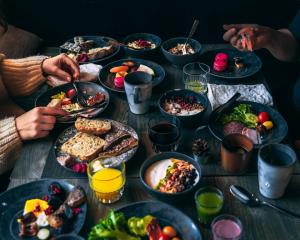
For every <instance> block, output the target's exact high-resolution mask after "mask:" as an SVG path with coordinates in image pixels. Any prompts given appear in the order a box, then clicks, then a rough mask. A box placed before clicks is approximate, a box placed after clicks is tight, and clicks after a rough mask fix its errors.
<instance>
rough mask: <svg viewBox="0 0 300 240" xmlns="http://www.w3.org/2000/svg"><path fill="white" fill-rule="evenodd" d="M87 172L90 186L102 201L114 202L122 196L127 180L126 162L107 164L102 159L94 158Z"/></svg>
mask: <svg viewBox="0 0 300 240" xmlns="http://www.w3.org/2000/svg"><path fill="white" fill-rule="evenodd" d="M87 172H88V178H89V184H90V187H91V189H92V190H93V191H94V193H95V196H96V198H97V199H98V200H99V201H100V202H102V203H113V202H116V201H118V200H119V199H120V198H121V197H122V195H123V192H124V185H125V181H126V178H125V164H124V163H121V164H120V165H118V166H106V165H102V164H101V161H100V160H94V161H92V162H91V163H90V164H89V165H88V171H87Z"/></svg>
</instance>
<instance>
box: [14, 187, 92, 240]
mask: <svg viewBox="0 0 300 240" xmlns="http://www.w3.org/2000/svg"><path fill="white" fill-rule="evenodd" d="M85 202H86V195H85V192H84V190H83V189H82V188H81V187H79V186H76V187H74V188H73V189H72V191H70V192H69V193H68V192H66V190H65V189H64V188H63V187H62V186H61V185H60V184H59V183H57V182H53V183H51V184H50V185H49V187H48V195H46V196H41V198H35V199H29V200H27V201H26V202H25V206H24V211H23V213H22V215H21V216H19V217H18V219H17V222H18V223H19V226H20V227H19V229H20V232H19V236H20V237H21V238H23V237H35V239H40V240H46V239H50V238H52V237H55V236H58V235H60V234H62V233H64V232H68V230H70V229H69V227H70V223H71V222H72V221H75V220H76V217H77V215H78V214H81V211H82V210H81V205H82V204H84V203H85Z"/></svg>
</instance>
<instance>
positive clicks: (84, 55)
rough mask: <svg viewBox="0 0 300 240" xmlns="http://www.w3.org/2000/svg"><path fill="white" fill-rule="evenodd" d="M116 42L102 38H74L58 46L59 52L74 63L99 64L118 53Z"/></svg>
mask: <svg viewBox="0 0 300 240" xmlns="http://www.w3.org/2000/svg"><path fill="white" fill-rule="evenodd" d="M116 42H117V41H116V40H115V39H113V38H110V37H103V36H76V37H74V38H72V39H69V40H68V41H66V42H65V43H64V44H62V45H61V46H60V52H61V53H66V54H67V55H68V56H69V57H70V58H72V59H73V60H75V61H76V62H78V63H80V64H82V63H99V62H103V61H105V60H108V59H110V58H112V57H113V56H115V55H116V54H117V53H118V52H119V51H120V46H118V45H117V44H115V43H116Z"/></svg>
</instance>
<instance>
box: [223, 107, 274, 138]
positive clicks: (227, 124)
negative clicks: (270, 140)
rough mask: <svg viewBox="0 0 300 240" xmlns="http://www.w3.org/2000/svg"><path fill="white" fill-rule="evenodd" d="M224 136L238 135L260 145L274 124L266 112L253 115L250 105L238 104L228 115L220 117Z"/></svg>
mask: <svg viewBox="0 0 300 240" xmlns="http://www.w3.org/2000/svg"><path fill="white" fill-rule="evenodd" d="M220 120H221V123H222V124H223V133H224V135H225V136H226V135H229V134H233V133H240V134H243V135H245V136H247V137H248V138H250V139H251V140H252V142H253V143H254V144H261V143H262V140H263V138H264V137H265V136H266V134H268V132H269V131H270V130H271V129H272V128H273V126H274V124H273V122H272V120H271V119H270V117H269V114H268V113H267V112H260V113H259V114H255V113H253V111H252V109H251V105H249V104H239V105H238V106H236V107H234V108H233V110H232V112H231V113H230V114H225V115H223V116H222V117H221V119H220Z"/></svg>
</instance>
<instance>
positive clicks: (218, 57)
mask: <svg viewBox="0 0 300 240" xmlns="http://www.w3.org/2000/svg"><path fill="white" fill-rule="evenodd" d="M200 58H201V61H202V62H203V63H205V64H207V65H208V66H210V73H209V74H211V75H213V76H215V77H221V78H228V79H240V78H246V77H250V76H252V75H254V74H256V73H257V72H258V71H259V70H260V69H261V67H262V62H261V60H260V58H259V57H258V56H257V55H256V54H255V53H253V52H241V51H238V50H236V49H225V48H224V49H216V50H211V51H208V52H205V53H204V54H202V55H201V57H200Z"/></svg>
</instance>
